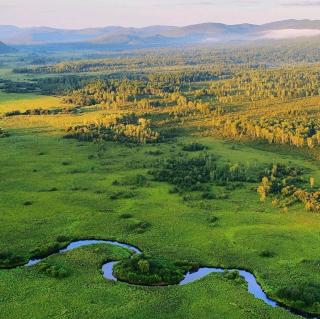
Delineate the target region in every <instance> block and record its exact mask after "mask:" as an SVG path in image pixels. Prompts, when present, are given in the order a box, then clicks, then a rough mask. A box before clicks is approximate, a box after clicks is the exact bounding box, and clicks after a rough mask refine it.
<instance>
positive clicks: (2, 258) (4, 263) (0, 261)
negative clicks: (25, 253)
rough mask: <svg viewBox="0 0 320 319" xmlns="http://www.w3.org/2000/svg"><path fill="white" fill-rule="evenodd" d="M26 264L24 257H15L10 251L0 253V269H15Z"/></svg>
mask: <svg viewBox="0 0 320 319" xmlns="http://www.w3.org/2000/svg"><path fill="white" fill-rule="evenodd" d="M24 263H25V259H24V258H23V257H22V256H18V255H15V254H14V253H12V252H10V251H5V252H0V268H13V267H16V266H20V265H23V264H24Z"/></svg>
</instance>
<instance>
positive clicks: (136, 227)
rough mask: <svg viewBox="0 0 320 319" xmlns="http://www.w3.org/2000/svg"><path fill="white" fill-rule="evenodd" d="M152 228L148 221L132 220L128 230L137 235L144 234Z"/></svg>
mask: <svg viewBox="0 0 320 319" xmlns="http://www.w3.org/2000/svg"><path fill="white" fill-rule="evenodd" d="M150 227H151V224H150V223H148V222H146V221H142V220H139V219H131V220H130V222H129V224H128V227H127V229H128V230H129V231H134V232H137V233H144V232H145V231H146V230H147V229H148V228H150Z"/></svg>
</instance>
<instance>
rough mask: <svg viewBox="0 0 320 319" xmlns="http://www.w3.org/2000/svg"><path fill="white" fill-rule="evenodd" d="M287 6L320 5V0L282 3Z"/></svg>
mask: <svg viewBox="0 0 320 319" xmlns="http://www.w3.org/2000/svg"><path fill="white" fill-rule="evenodd" d="M283 5H284V6H287V7H320V1H309V0H307V1H299V2H288V3H283Z"/></svg>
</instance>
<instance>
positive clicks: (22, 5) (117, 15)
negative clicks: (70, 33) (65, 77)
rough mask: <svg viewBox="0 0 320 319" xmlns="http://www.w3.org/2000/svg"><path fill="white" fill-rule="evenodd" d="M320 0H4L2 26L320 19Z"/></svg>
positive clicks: (0, 2) (0, 12) (0, 8)
mask: <svg viewBox="0 0 320 319" xmlns="http://www.w3.org/2000/svg"><path fill="white" fill-rule="evenodd" d="M319 13H320V0H198V1H196V0H0V25H17V26H23V27H30V26H50V27H58V28H68V29H79V28H86V27H101V26H110V25H117V26H118V25H120V26H132V27H142V26H150V25H160V24H161V25H177V26H182V25H189V24H196V23H203V22H222V23H227V24H237V23H256V24H262V23H266V22H271V21H277V20H284V19H320V14H319Z"/></svg>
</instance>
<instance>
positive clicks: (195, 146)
mask: <svg viewBox="0 0 320 319" xmlns="http://www.w3.org/2000/svg"><path fill="white" fill-rule="evenodd" d="M206 149H208V147H206V146H205V145H202V144H199V143H191V144H188V145H185V146H183V148H182V150H183V151H186V152H199V151H203V150H206Z"/></svg>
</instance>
